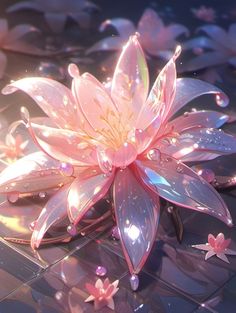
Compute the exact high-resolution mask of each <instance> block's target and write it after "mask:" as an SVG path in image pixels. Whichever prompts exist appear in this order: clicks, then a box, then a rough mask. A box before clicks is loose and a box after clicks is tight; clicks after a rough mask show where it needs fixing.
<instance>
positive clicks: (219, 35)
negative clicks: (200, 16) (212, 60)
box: [198, 25, 231, 48]
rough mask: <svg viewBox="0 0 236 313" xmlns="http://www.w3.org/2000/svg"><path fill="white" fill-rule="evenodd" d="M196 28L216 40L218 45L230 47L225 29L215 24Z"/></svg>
mask: <svg viewBox="0 0 236 313" xmlns="http://www.w3.org/2000/svg"><path fill="white" fill-rule="evenodd" d="M198 30H199V31H200V30H201V31H203V32H205V33H206V34H207V35H208V36H209V37H211V38H212V39H213V40H214V41H216V42H218V43H219V44H220V45H223V46H225V47H229V48H230V44H231V43H230V41H229V37H228V34H227V33H226V31H225V30H224V29H223V28H221V27H219V26H217V25H205V26H201V27H199V28H198Z"/></svg>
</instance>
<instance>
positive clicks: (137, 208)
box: [113, 168, 160, 273]
mask: <svg viewBox="0 0 236 313" xmlns="http://www.w3.org/2000/svg"><path fill="white" fill-rule="evenodd" d="M113 199H114V205H115V215H116V221H117V225H118V227H119V231H120V237H121V243H122V247H123V251H124V255H125V258H126V261H127V263H128V266H129V270H130V272H131V273H138V272H139V271H140V270H141V269H142V267H143V265H144V263H145V261H146V259H147V257H148V255H149V253H150V251H151V248H152V245H153V242H154V239H155V236H156V232H157V227H158V220H159V215H160V204H159V198H158V196H155V195H154V194H153V193H152V192H148V191H147V190H145V189H144V187H143V186H142V185H141V184H140V183H139V181H138V180H137V179H136V177H135V176H134V174H133V173H132V171H131V170H130V169H129V168H126V169H125V170H120V171H118V172H117V174H116V177H115V182H114V188H113Z"/></svg>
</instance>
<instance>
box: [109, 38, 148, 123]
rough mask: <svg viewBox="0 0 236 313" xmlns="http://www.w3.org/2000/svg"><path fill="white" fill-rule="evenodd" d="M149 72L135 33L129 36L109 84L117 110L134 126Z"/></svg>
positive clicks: (146, 91) (142, 102) (146, 86)
mask: <svg viewBox="0 0 236 313" xmlns="http://www.w3.org/2000/svg"><path fill="white" fill-rule="evenodd" d="M148 88H149V74H148V68H147V64H146V60H145V56H144V53H143V50H142V48H141V46H140V44H139V42H138V38H137V35H135V36H131V37H130V39H129V41H128V43H127V44H126V45H125V46H124V48H123V51H122V53H121V55H120V58H119V60H118V63H117V65H116V69H115V72H114V76H113V79H112V86H111V97H112V99H113V100H114V101H115V103H116V105H117V107H118V110H119V112H120V113H122V114H123V115H124V117H126V119H127V123H128V124H130V126H131V127H132V126H134V125H135V123H136V120H137V117H138V115H139V113H140V110H141V108H142V106H143V104H144V102H145V100H146V98H147V93H148Z"/></svg>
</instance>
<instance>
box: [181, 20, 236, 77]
mask: <svg viewBox="0 0 236 313" xmlns="http://www.w3.org/2000/svg"><path fill="white" fill-rule="evenodd" d="M198 30H199V31H203V32H204V33H206V35H207V37H206V36H201V37H197V38H194V39H191V40H189V41H187V42H185V43H184V49H185V50H189V49H193V50H196V49H202V52H201V54H200V55H197V56H196V57H193V58H192V59H191V60H190V61H189V62H187V63H186V64H185V66H184V69H183V70H188V71H195V70H200V69H203V68H208V67H210V66H216V65H220V64H225V63H229V64H231V65H232V66H234V67H236V23H235V24H231V25H230V27H229V30H228V32H226V31H225V30H224V29H223V28H221V27H219V26H217V25H205V26H202V27H199V29H198Z"/></svg>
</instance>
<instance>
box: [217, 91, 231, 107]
mask: <svg viewBox="0 0 236 313" xmlns="http://www.w3.org/2000/svg"><path fill="white" fill-rule="evenodd" d="M215 99H216V104H217V105H219V106H220V107H222V108H224V107H226V106H227V105H228V103H229V99H228V97H227V96H226V95H225V94H223V93H218V94H216V97H215Z"/></svg>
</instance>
